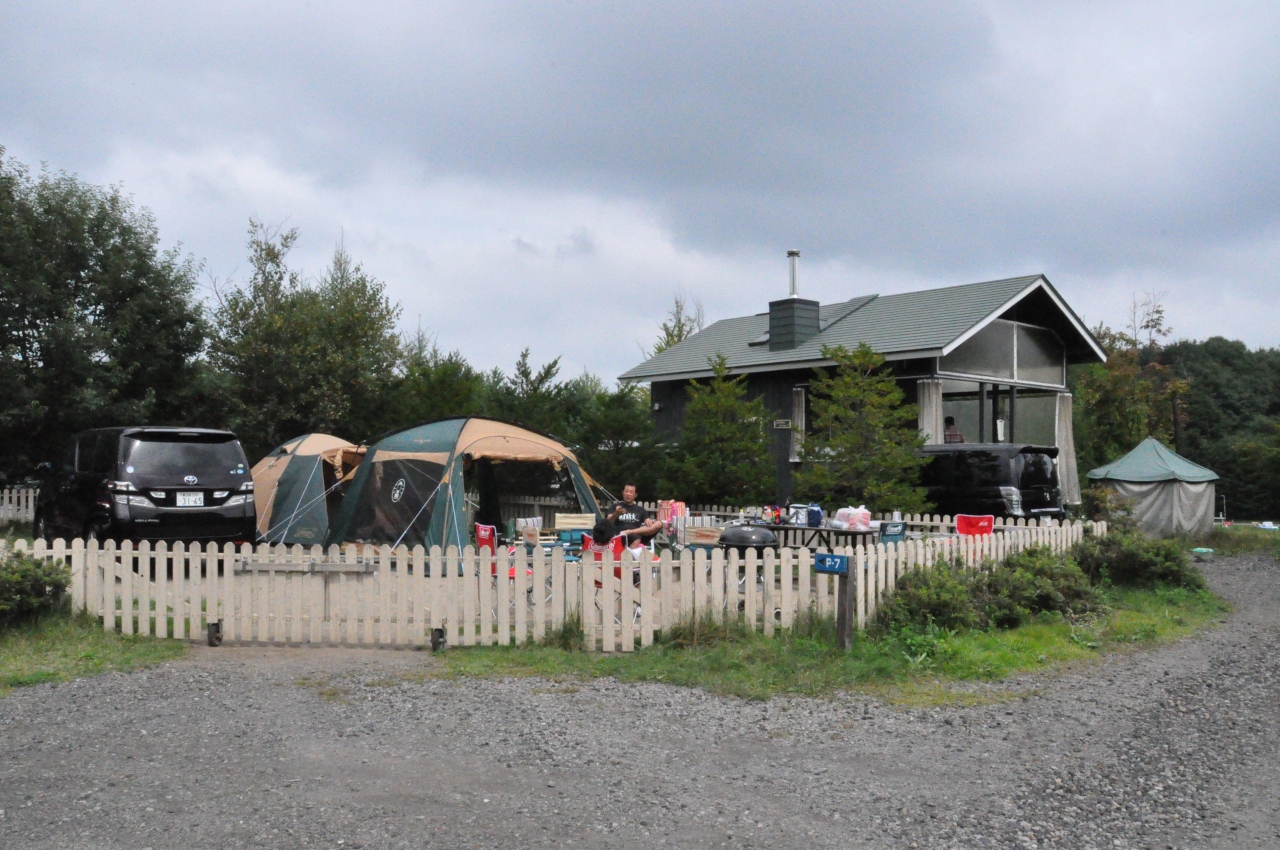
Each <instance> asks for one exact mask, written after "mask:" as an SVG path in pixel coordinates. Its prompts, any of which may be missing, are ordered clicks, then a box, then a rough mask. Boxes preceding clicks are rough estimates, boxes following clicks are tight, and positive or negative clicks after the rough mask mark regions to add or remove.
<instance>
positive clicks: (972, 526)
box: [956, 514, 996, 536]
mask: <svg viewBox="0 0 1280 850" xmlns="http://www.w3.org/2000/svg"><path fill="white" fill-rule="evenodd" d="M995 524H996V518H995V517H993V516H991V515H990V514H988V515H987V516H970V515H968V514H956V534H966V535H977V536H983V535H987V534H990V533H991V529H992V528H993V527H995Z"/></svg>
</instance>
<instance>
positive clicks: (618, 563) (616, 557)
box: [582, 534, 640, 623]
mask: <svg viewBox="0 0 1280 850" xmlns="http://www.w3.org/2000/svg"><path fill="white" fill-rule="evenodd" d="M626 551H627V541H626V538H624V537H623V536H622V535H621V534H619V535H618V536H617V537H615V538H613V539H612V540H610V541H609V542H608V544H607V545H601V544H599V543H596V542H594V541H593V540H592V539H591V535H590V534H583V535H582V562H583V563H584V564H585V563H587V553H591V555H592V556H593V558H592V560H595V561H603V560H604V556H605V553H606V552H609V553H611V554H612V556H613V577H614V578H616V579H617V580H618V581H622V554H623V553H624V552H626ZM601 569H604V567H603V565H601ZM630 572H631V574H632V577H631V580H632V583H633V584H637V585H638V584H639V583H640V566H639V564H637V565H636V566H635V567H633V568H632V569H631V570H630ZM593 584H595V586H596V589H597V590H603V589H604V582H603V581H601V580H600V579H596V580H595V581H594V582H593ZM596 607H598V608H600V609H601V610H603V609H604V606H603V605H602V604H601V602H600V600H599V599H597V600H596ZM639 619H640V603H638V602H637V603H636V605H635V610H634V611H633V612H632V613H631V621H632V622H633V623H634V622H636V621H638V620H639ZM614 621H615V622H618V620H617V618H616V617H615V618H614Z"/></svg>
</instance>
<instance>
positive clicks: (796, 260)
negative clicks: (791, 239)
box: [787, 250, 800, 298]
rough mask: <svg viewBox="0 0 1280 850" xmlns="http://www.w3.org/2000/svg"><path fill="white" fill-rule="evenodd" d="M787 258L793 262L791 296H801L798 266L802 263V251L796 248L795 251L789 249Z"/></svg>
mask: <svg viewBox="0 0 1280 850" xmlns="http://www.w3.org/2000/svg"><path fill="white" fill-rule="evenodd" d="M787 259H788V260H789V261H790V263H791V297H792V298H799V297H800V289H799V287H798V286H797V285H796V268H797V266H799V265H800V252H799V251H794V250H793V251H788V252H787Z"/></svg>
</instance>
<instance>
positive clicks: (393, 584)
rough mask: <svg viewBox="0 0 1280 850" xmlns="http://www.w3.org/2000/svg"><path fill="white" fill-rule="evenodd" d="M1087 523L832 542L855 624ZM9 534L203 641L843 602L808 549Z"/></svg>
mask: <svg viewBox="0 0 1280 850" xmlns="http://www.w3.org/2000/svg"><path fill="white" fill-rule="evenodd" d="M1087 533H1094V534H1098V533H1105V527H1103V526H1102V525H1101V524H1098V525H1097V526H1094V525H1092V524H1089V525H1088V526H1086V525H1083V524H1081V523H1079V522H1076V523H1072V524H1068V525H1062V526H1056V527H1054V526H1043V527H1040V526H1031V527H1020V528H1018V527H1012V528H1006V529H1004V530H1003V532H1002V533H999V534H994V535H989V536H985V537H932V538H923V539H920V540H906V541H903V542H902V543H897V544H889V545H885V544H878V545H873V546H866V547H864V546H858V547H851V548H848V549H844V550H839V551H840V552H841V553H843V554H846V555H848V556H849V573H850V580H851V581H853V582H854V583H855V586H856V597H855V598H856V603H855V607H856V623H857V626H858V627H859V628H865V626H866V624H867V623H868V622H869V621H870V620H871V619H872V618H873V617H874V616H875V614H876V610H877V607H878V606H879V605H880V603H881V601H882V600H883V599H884V598H885V596H886V595H887V594H889V593H892V592H893V589H894V587H895V585H896V583H897V581H898V580H899V579H900V578H901V577H902V576H903V575H904V574H905V573H907V572H909V571H911V570H918V569H927V568H930V567H932V566H933V565H935V564H936V563H938V562H939V561H940V560H948V561H962V562H963V563H964V564H966V565H967V566H969V567H973V568H976V567H980V566H981V565H982V564H984V563H988V562H999V561H1002V560H1003V559H1005V558H1006V557H1008V556H1009V555H1010V554H1012V553H1014V552H1017V551H1021V550H1023V549H1026V548H1028V547H1031V546H1048V547H1050V548H1052V549H1054V550H1055V551H1064V550H1065V549H1067V548H1068V547H1070V546H1071V545H1073V544H1074V543H1076V542H1077V541H1078V540H1080V539H1081V538H1082V537H1083V536H1084V535H1085V534H1087ZM14 547H15V548H16V549H17V550H19V551H23V552H25V553H27V554H29V555H32V556H34V557H36V558H40V559H46V560H54V561H61V562H63V563H66V564H67V565H68V566H69V567H70V570H71V596H72V601H73V603H74V605H75V607H76V608H77V609H84V610H87V611H88V612H89V613H91V614H93V615H95V616H96V617H99V618H101V621H102V627H103V629H104V630H107V631H115V630H118V631H120V632H122V633H124V634H140V635H155V636H158V637H173V638H180V639H187V640H202V639H204V638H205V637H206V635H207V630H208V626H209V625H210V624H214V623H216V624H219V625H220V627H221V634H222V637H223V639H224V640H226V641H228V642H233V643H256V644H278V645H279V644H288V645H307V644H316V645H342V646H380V647H420V646H423V645H426V644H427V643H429V642H430V640H431V633H432V631H433V630H437V629H438V630H440V632H439V634H441V635H443V636H445V638H446V640H447V643H448V644H449V645H452V646H474V645H484V646H491V645H508V644H512V643H516V644H519V643H524V642H525V641H530V640H532V641H539V640H542V639H543V638H544V637H546V636H547V635H548V634H549V633H552V632H556V631H558V630H560V629H561V628H562V627H564V626H565V625H566V623H573V622H579V623H581V627H582V630H583V634H584V637H585V641H586V646H587V647H588V648H590V649H594V650H599V651H603V652H615V651H620V652H630V651H632V650H633V649H634V648H635V647H636V646H648V645H650V644H651V643H653V641H654V639H655V636H656V635H657V633H658V632H659V631H661V630H663V629H667V628H670V627H671V626H674V625H676V624H677V623H680V622H685V621H688V620H689V619H691V618H692V617H694V616H695V614H696V615H697V616H699V617H707V618H713V619H717V620H726V619H727V620H738V621H741V622H742V623H744V624H745V625H746V627H747V628H749V629H756V630H761V631H763V632H764V634H766V635H769V634H773V633H774V631H775V630H777V629H786V628H788V627H790V626H791V625H792V623H794V622H795V620H796V618H797V617H798V616H800V615H802V614H804V613H806V612H809V611H812V612H815V613H817V614H819V615H823V616H829V615H834V613H835V610H836V604H837V603H836V590H837V584H836V576H833V575H828V574H825V573H818V572H815V571H814V569H813V554H814V553H813V552H811V551H810V550H807V549H789V548H784V549H778V550H772V549H770V550H766V551H765V552H764V553H763V556H757V553H755V552H754V551H747V552H746V553H745V555H742V556H739V554H738V553H737V552H734V551H730V552H728V553H725V552H722V551H720V550H714V551H712V552H710V553H708V552H706V551H701V550H700V551H698V552H696V553H695V552H690V551H687V550H686V551H684V552H682V553H680V555H679V556H678V557H672V555H671V553H669V552H668V553H664V554H663V555H662V556H661V558H660V559H658V560H652V561H651V560H645V561H643V562H637V561H634V560H631V559H630V556H629V555H624V560H622V561H617V562H615V561H613V560H604V561H599V562H597V561H591V560H588V561H585V562H583V561H576V560H572V559H568V558H566V557H565V556H564V554H563V553H562V552H561V551H560V550H552V552H551V553H550V554H546V553H544V552H543V550H542V549H540V548H539V549H536V550H535V551H534V553H533V554H532V555H525V554H524V552H523V550H521V552H520V554H518V555H510V554H504V553H500V554H498V555H496V556H494V555H491V554H489V552H488V550H487V549H486V550H482V551H481V552H480V553H476V552H474V551H473V550H472V549H471V548H469V547H468V548H467V549H465V550H463V551H461V552H458V551H457V550H456V549H454V548H453V547H450V548H449V549H448V550H447V551H444V552H442V551H441V550H440V549H439V547H432V549H431V551H430V552H427V551H424V550H423V548H422V547H420V546H419V547H415V548H414V549H412V550H410V549H406V548H404V547H401V548H399V549H395V550H392V549H391V548H390V547H387V546H381V547H375V546H361V545H355V544H349V545H345V546H342V547H340V548H339V547H336V546H335V547H331V548H330V549H328V550H323V549H321V548H320V547H318V546H316V547H312V548H309V549H307V548H303V547H301V546H293V547H285V546H274V547H272V546H265V545H264V546H259V547H257V548H252V547H249V546H247V545H246V546H242V547H240V548H236V547H234V546H231V545H226V546H221V547H220V546H218V545H216V544H210V545H208V546H205V547H201V546H199V545H192V546H190V547H186V546H183V545H182V544H174V545H173V546H171V547H170V546H166V545H164V544H163V543H160V544H156V545H155V546H150V545H148V544H147V543H145V542H144V543H139V544H137V545H131V544H129V543H124V544H121V545H119V546H117V545H115V544H114V543H111V542H108V543H106V544H105V545H103V546H99V544H98V543H97V542H96V541H88V542H86V541H83V540H78V539H77V540H73V541H72V542H71V544H70V545H66V544H65V543H64V542H63V541H61V540H55V541H54V542H53V544H52V545H48V544H46V543H45V542H44V541H42V540H37V541H36V542H35V543H34V544H31V543H29V542H27V541H17V542H16V543H15V544H14ZM646 557H647V556H646Z"/></svg>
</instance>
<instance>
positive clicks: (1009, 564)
mask: <svg viewBox="0 0 1280 850" xmlns="http://www.w3.org/2000/svg"><path fill="white" fill-rule="evenodd" d="M972 592H973V593H974V595H975V604H976V605H977V607H978V609H979V610H980V611H981V612H982V615H983V619H984V620H985V621H986V623H987V625H989V626H994V627H996V628H1001V629H1013V628H1017V627H1018V626H1020V625H1022V624H1023V623H1025V622H1027V621H1028V620H1029V619H1030V618H1031V617H1033V616H1035V615H1037V614H1042V613H1044V612H1046V611H1054V612H1057V613H1059V614H1062V615H1063V616H1065V617H1074V616H1079V615H1081V614H1085V613H1088V612H1089V611H1091V610H1093V609H1094V608H1096V607H1097V604H1098V593H1097V591H1096V590H1094V588H1093V586H1092V585H1091V584H1090V583H1089V579H1088V577H1087V576H1086V575H1085V574H1084V571H1083V570H1081V569H1080V567H1079V566H1077V565H1076V563H1075V561H1073V560H1071V559H1070V558H1065V557H1062V556H1060V555H1056V554H1054V552H1053V551H1052V550H1051V549H1049V548H1047V547H1037V548H1034V549H1028V550H1026V551H1024V552H1019V553H1017V554H1016V555H1013V556H1011V557H1010V558H1009V559H1008V560H1007V561H1006V562H1005V563H1004V564H1001V565H999V566H997V567H995V568H993V569H991V570H990V571H987V572H980V573H979V574H978V575H977V576H975V579H974V582H973V588H972Z"/></svg>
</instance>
